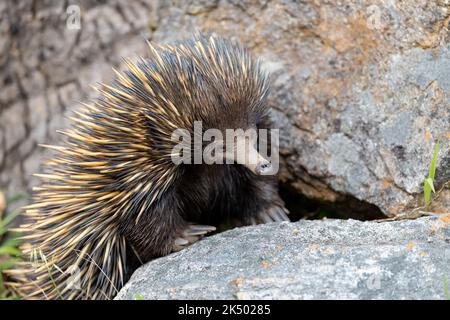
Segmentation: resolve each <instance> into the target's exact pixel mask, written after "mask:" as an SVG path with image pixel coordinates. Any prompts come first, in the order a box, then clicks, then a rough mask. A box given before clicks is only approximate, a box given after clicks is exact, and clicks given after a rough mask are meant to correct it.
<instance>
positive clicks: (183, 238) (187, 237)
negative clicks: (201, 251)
mask: <svg viewBox="0 0 450 320" xmlns="http://www.w3.org/2000/svg"><path fill="white" fill-rule="evenodd" d="M215 230H216V227H213V226H206V225H201V224H188V225H187V227H186V229H184V230H183V232H182V233H181V235H180V237H178V238H176V239H175V241H174V243H173V249H172V250H173V251H180V250H182V249H184V248H186V247H187V246H190V245H191V244H193V243H195V242H197V241H198V240H200V239H201V238H203V236H205V235H206V234H207V233H210V232H212V231H215Z"/></svg>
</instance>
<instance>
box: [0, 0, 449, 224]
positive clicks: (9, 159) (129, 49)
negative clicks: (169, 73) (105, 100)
mask: <svg viewBox="0 0 450 320" xmlns="http://www.w3.org/2000/svg"><path fill="white" fill-rule="evenodd" d="M80 9H81V10H80V12H81V17H80V18H81V19H80V21H81V24H80V29H75V30H73V29H68V28H67V19H68V16H67V14H66V8H64V6H63V5H61V4H60V3H56V2H43V3H41V4H39V5H36V6H34V5H32V4H31V3H29V2H28V1H15V2H13V3H11V4H10V5H8V6H2V7H0V17H3V16H5V17H8V19H3V20H1V21H2V22H1V23H0V26H1V30H0V34H1V35H2V38H4V39H5V41H4V44H0V52H1V55H0V70H1V73H0V83H2V84H3V87H5V90H2V91H1V92H0V114H1V113H2V111H1V110H2V109H3V110H6V111H4V113H5V115H3V116H1V115H0V117H7V116H8V114H20V113H21V112H22V111H21V110H22V109H23V108H24V106H28V108H30V107H32V105H33V103H32V101H31V100H32V99H40V100H42V98H45V99H49V97H52V96H55V95H56V96H57V97H59V100H58V101H57V103H58V104H65V103H68V104H69V105H67V106H65V105H64V106H60V107H59V108H54V106H53V104H48V106H47V108H48V110H47V115H48V118H47V124H45V125H42V126H40V125H37V124H34V123H33V124H31V123H24V124H20V123H14V127H16V128H17V130H16V131H17V132H15V133H14V134H13V133H11V132H9V131H8V130H9V127H10V125H8V124H3V123H1V124H0V137H1V136H3V137H5V138H6V140H7V141H5V142H1V141H0V148H1V149H3V150H0V158H2V155H3V157H4V158H5V159H3V160H2V162H3V163H4V164H3V165H2V166H1V168H0V170H1V171H3V172H7V173H8V172H12V169H13V166H15V165H16V163H21V162H23V161H28V162H30V161H33V160H30V159H36V160H35V161H38V159H39V157H37V156H36V155H38V153H39V152H40V151H39V150H38V148H35V147H34V145H32V144H28V146H30V148H31V149H30V148H22V149H21V148H14V150H12V152H6V149H9V147H10V146H11V145H13V144H15V143H18V142H20V143H26V141H24V140H32V141H39V140H41V138H42V137H44V136H45V137H47V139H48V140H49V141H51V142H54V141H57V140H58V139H57V137H56V135H55V133H54V129H55V127H58V125H59V124H60V118H61V116H62V113H63V112H64V110H65V109H66V107H67V108H72V107H74V106H75V105H76V102H75V101H77V100H80V101H86V100H88V98H91V97H92V92H91V91H90V89H88V85H89V84H92V83H95V82H97V81H99V80H103V81H106V82H108V81H109V80H110V79H111V76H112V72H111V67H112V66H114V67H117V68H121V67H122V65H121V57H122V56H124V55H125V56H128V55H131V57H132V58H134V57H136V56H138V55H145V52H146V49H145V43H144V38H149V39H150V40H151V41H155V42H162V43H167V42H170V41H173V40H179V39H182V38H186V37H190V36H191V35H192V33H194V32H195V31H196V30H204V31H211V32H215V33H217V34H220V35H223V36H226V37H230V38H233V39H236V40H240V41H241V42H242V43H244V44H245V45H246V46H247V47H249V48H250V50H251V51H252V53H253V54H254V55H255V56H260V57H262V58H263V61H264V65H265V67H266V68H267V69H268V70H269V71H270V72H271V74H272V77H271V79H272V87H273V90H272V92H271V94H270V105H271V106H272V107H273V109H274V110H273V119H274V121H275V123H276V125H277V126H278V127H280V128H281V141H280V146H281V154H282V156H283V159H282V167H281V169H282V170H281V172H280V180H281V182H282V184H283V186H284V187H285V188H286V189H290V190H293V191H294V192H296V193H301V194H305V195H306V196H307V197H309V198H313V199H318V200H320V201H326V202H329V203H340V202H341V203H342V202H346V203H347V202H349V201H350V200H359V201H360V202H359V204H360V207H361V208H362V209H361V210H360V211H363V212H361V213H358V214H361V217H365V216H371V217H374V215H373V214H370V213H369V214H368V213H367V212H365V211H368V210H369V209H368V208H369V207H368V206H365V205H364V204H371V205H374V206H376V207H378V208H380V209H381V211H382V212H383V214H384V215H387V216H396V215H401V214H404V213H408V212H410V209H411V208H415V207H418V206H421V205H422V204H423V201H422V198H423V196H422V194H421V191H422V183H423V180H424V178H425V177H426V176H427V174H428V167H429V164H430V162H431V158H432V153H433V147H434V141H435V140H437V139H440V141H441V150H440V152H439V156H438V169H437V175H436V179H437V181H436V188H437V189H440V188H441V187H442V186H443V185H444V184H445V183H446V182H447V181H449V180H450V170H448V168H449V167H450V154H449V153H450V152H449V151H450V143H449V136H448V135H449V131H448V130H449V128H450V97H449V92H450V82H449V81H450V80H449V79H450V46H449V41H448V25H449V7H448V1H445V0H439V1H424V0H421V1H416V2H415V3H414V5H411V4H410V3H408V2H399V1H382V2H380V1H377V0H362V1H361V0H349V1H345V5H344V4H342V2H334V1H316V0H304V1H300V2H298V1H293V0H285V1H281V0H279V1H265V0H254V1H245V2H241V1H217V0H201V1H188V2H186V1H171V2H165V1H155V0H143V1H140V2H139V3H135V4H128V3H123V2H121V1H108V2H95V1H86V2H83V5H82V6H81V8H80ZM67 86H70V87H71V88H72V89H74V90H72V91H71V95H70V99H68V100H67V101H60V100H64V99H63V98H64V97H62V96H60V93H61V91H64V90H65V88H66V87H67ZM28 108H25V109H28ZM12 109H17V110H12ZM55 111H57V112H55ZM32 113H33V110H30V116H29V117H23V119H22V121H23V122H27V121H28V122H30V121H32V119H35V117H33V116H32ZM2 119H3V118H2ZM35 121H43V120H35ZM29 128H40V129H39V130H33V131H32V132H27V131H28V129H29ZM43 130H45V131H46V132H45V134H44V132H43ZM8 137H10V138H8ZM9 140H11V141H9ZM24 149H25V150H26V154H23V152H21V150H24ZM28 167H33V166H32V165H30V164H29V163H28ZM34 167H37V166H34ZM21 172H22V173H21V175H20V176H13V175H11V174H9V175H8V177H6V179H2V182H1V184H0V188H4V189H7V190H9V189H11V186H12V185H14V186H19V187H22V188H25V187H30V186H31V184H32V182H31V180H30V179H29V177H28V176H23V175H24V174H25V173H24V172H26V171H24V170H22V171H21ZM3 177H5V175H3ZM448 199H449V192H443V193H441V195H440V197H438V199H436V200H435V201H434V203H433V204H434V207H433V208H431V209H432V210H436V211H439V212H448V211H449V210H450V208H449V207H448V203H449V200H448ZM350 211H352V212H354V211H353V210H350Z"/></svg>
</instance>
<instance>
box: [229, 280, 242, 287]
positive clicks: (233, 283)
mask: <svg viewBox="0 0 450 320" xmlns="http://www.w3.org/2000/svg"><path fill="white" fill-rule="evenodd" d="M243 283H244V279H243V278H236V279H233V280H231V281H230V284H232V285H235V286H240V285H242V284H243Z"/></svg>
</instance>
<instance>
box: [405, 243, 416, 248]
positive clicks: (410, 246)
mask: <svg viewBox="0 0 450 320" xmlns="http://www.w3.org/2000/svg"><path fill="white" fill-rule="evenodd" d="M415 246H416V244H415V243H414V242H410V243H408V245H407V246H406V249H408V250H412V249H413V248H414V247H415Z"/></svg>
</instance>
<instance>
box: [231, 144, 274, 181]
mask: <svg viewBox="0 0 450 320" xmlns="http://www.w3.org/2000/svg"><path fill="white" fill-rule="evenodd" d="M256 143H257V137H256V136H255V137H253V138H252V137H248V136H238V137H237V143H236V149H235V153H234V155H235V157H236V158H235V160H236V163H238V164H241V165H244V166H245V167H247V168H248V169H250V171H252V172H253V173H254V174H257V175H265V174H269V172H270V171H271V169H272V165H271V163H270V161H269V160H267V159H266V158H264V157H263V156H262V155H261V154H260V153H259V152H258V150H257V149H256Z"/></svg>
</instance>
